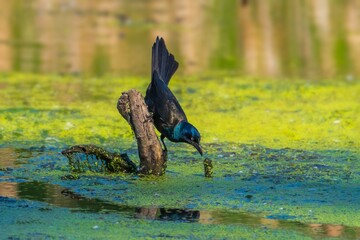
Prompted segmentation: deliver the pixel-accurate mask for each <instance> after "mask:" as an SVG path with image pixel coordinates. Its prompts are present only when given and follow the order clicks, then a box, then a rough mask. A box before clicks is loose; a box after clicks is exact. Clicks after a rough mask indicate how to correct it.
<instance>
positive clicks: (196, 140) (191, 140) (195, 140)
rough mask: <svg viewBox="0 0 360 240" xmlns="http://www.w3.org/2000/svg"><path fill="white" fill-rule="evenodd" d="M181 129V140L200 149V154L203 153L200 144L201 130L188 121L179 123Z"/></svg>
mask: <svg viewBox="0 0 360 240" xmlns="http://www.w3.org/2000/svg"><path fill="white" fill-rule="evenodd" d="M179 130H180V131H179V132H178V135H179V136H177V137H178V139H179V141H180V142H186V143H188V144H191V145H193V146H194V147H195V148H196V150H198V152H199V153H200V155H203V151H202V148H201V145H200V138H201V137H200V133H199V131H198V130H197V129H196V128H195V127H194V126H193V125H191V124H190V123H188V122H186V121H181V122H180V123H179Z"/></svg>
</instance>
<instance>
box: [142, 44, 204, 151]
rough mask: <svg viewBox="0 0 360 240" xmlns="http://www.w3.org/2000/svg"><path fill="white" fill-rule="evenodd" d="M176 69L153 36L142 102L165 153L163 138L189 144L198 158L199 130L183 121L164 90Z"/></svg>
mask: <svg viewBox="0 0 360 240" xmlns="http://www.w3.org/2000/svg"><path fill="white" fill-rule="evenodd" d="M178 66H179V64H178V63H177V62H176V61H175V58H174V56H173V55H172V54H170V53H169V52H168V50H167V49H166V46H165V42H164V39H162V38H160V39H159V38H158V37H157V38H156V42H155V43H154V45H153V47H152V67H151V73H152V78H151V83H150V84H149V87H148V88H147V91H146V96H145V102H146V104H147V105H148V108H149V111H150V112H151V113H152V115H153V120H154V125H155V127H156V128H157V129H158V131H159V132H160V133H161V140H162V142H163V144H164V147H165V150H166V146H165V143H164V138H165V137H166V138H168V139H169V140H170V141H172V142H185V143H188V144H191V145H193V146H194V147H195V148H196V149H197V150H198V152H199V153H200V154H201V155H202V149H201V146H200V133H199V131H198V130H197V129H196V128H195V127H194V126H193V125H191V124H190V123H189V122H188V121H187V118H186V115H185V112H184V110H183V109H182V108H181V106H180V104H179V102H178V101H177V99H176V98H175V96H174V94H173V93H172V92H171V91H170V89H169V88H168V84H169V81H170V79H171V77H172V75H173V74H174V73H175V71H176V70H177V68H178Z"/></svg>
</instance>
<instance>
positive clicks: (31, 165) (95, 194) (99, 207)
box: [0, 147, 360, 239]
mask: <svg viewBox="0 0 360 240" xmlns="http://www.w3.org/2000/svg"><path fill="white" fill-rule="evenodd" d="M60 150H61V149H56V148H53V147H51V148H47V147H42V148H31V149H23V148H19V149H14V148H8V147H7V148H0V152H1V157H0V166H1V171H0V174H1V177H0V196H1V197H0V206H1V208H2V209H4V211H5V212H6V211H7V210H8V209H11V210H12V211H13V214H12V215H11V216H8V215H3V218H2V221H0V223H2V224H4V223H5V222H6V221H8V223H7V225H8V227H9V230H10V231H8V232H7V233H6V235H5V236H8V237H15V236H19V237H21V236H23V237H24V236H27V237H29V236H31V235H29V232H32V231H24V229H27V228H26V226H27V225H28V226H32V227H34V226H36V229H38V230H37V231H38V232H42V233H46V235H44V236H47V237H52V236H57V235H56V234H59V232H58V230H59V229H61V228H62V224H59V225H57V224H55V226H58V230H54V229H52V230H44V226H43V224H42V221H46V218H45V219H44V212H50V213H53V214H56V213H54V212H56V211H59V209H63V208H65V209H69V210H70V211H66V212H65V213H63V215H61V219H58V221H72V219H77V218H78V215H76V214H79V213H82V214H85V215H81V216H82V217H84V218H88V219H95V220H96V221H97V223H92V224H99V223H98V222H99V220H98V219H100V221H104V222H106V220H104V219H103V218H104V216H107V217H109V216H112V217H114V218H116V219H117V221H119V219H122V220H123V221H125V222H126V221H130V220H131V219H139V220H143V221H145V223H144V222H142V223H141V224H138V225H137V226H136V228H133V229H132V233H131V234H135V233H134V232H136V231H141V230H139V229H142V228H144V226H143V225H144V224H145V225H148V224H150V225H151V224H152V223H154V222H153V221H159V222H166V223H173V224H184V223H187V224H196V225H198V224H200V225H209V226H211V225H214V226H228V227H230V228H229V231H230V232H231V231H234V229H237V228H239V227H241V228H242V227H245V228H250V229H253V231H254V235H253V236H262V235H261V234H265V235H266V234H269V232H267V231H270V232H274V231H275V232H277V231H279V233H277V234H280V233H281V234H284V235H283V236H291V235H292V234H295V236H297V237H301V238H303V237H305V238H306V237H314V238H322V237H337V238H341V239H356V238H358V237H359V236H360V227H359V226H357V225H356V224H355V225H353V224H352V223H354V222H351V225H350V226H347V225H346V223H345V222H346V221H347V220H345V222H344V219H341V220H340V218H341V217H340V216H338V217H339V220H340V222H341V224H335V223H323V222H321V221H320V222H316V219H317V218H316V217H314V216H312V217H310V219H312V218H313V219H312V220H310V219H307V220H306V221H304V219H303V217H304V216H296V215H294V212H291V211H290V212H291V213H289V212H288V210H290V209H286V208H287V207H289V208H291V207H290V206H287V207H285V205H284V202H283V200H281V199H278V197H280V196H282V197H285V198H286V196H285V195H286V194H284V192H286V191H290V192H292V191H293V188H295V189H296V191H295V192H298V191H299V190H300V189H303V190H305V191H310V196H311V199H312V203H311V202H310V204H309V202H307V201H308V200H310V199H307V197H306V196H305V198H304V196H302V195H304V194H303V193H301V192H298V194H297V198H299V199H302V200H300V201H299V202H298V203H297V204H295V206H296V205H298V207H300V208H302V207H304V205H308V207H314V208H313V210H312V211H314V214H315V212H316V211H317V209H316V207H320V206H321V205H325V206H326V205H327V204H334V202H333V201H332V200H330V198H331V195H333V194H339V193H340V194H342V195H344V196H341V197H340V196H338V197H339V198H341V199H342V201H343V203H345V202H347V204H349V205H353V204H355V202H352V200H351V198H354V201H357V200H355V198H358V197H359V196H358V193H357V194H355V196H352V195H348V194H349V193H350V192H348V191H352V189H347V188H341V189H340V191H338V190H337V188H338V187H339V183H335V182H333V183H330V184H332V185H333V186H332V187H331V188H333V191H332V192H328V191H329V189H326V187H325V188H324V186H320V185H318V184H315V182H316V181H315V182H314V181H309V180H305V181H302V183H299V182H297V183H296V182H293V181H292V180H287V183H286V184H281V180H280V178H281V177H280V176H278V179H277V181H278V182H279V183H278V184H276V185H273V184H271V183H264V182H262V181H261V180H260V179H261V178H262V177H264V178H265V177H266V178H267V177H269V176H266V175H268V174H271V170H267V171H266V172H265V173H260V175H263V176H262V177H260V178H259V175H258V174H255V175H252V177H251V178H252V179H247V180H245V179H243V180H242V181H245V182H247V183H248V184H249V183H250V184H249V185H252V183H256V184H255V185H256V188H258V190H256V189H255V188H253V187H249V188H248V190H246V187H245V186H243V187H240V186H237V187H236V189H234V190H235V191H236V192H237V194H238V195H243V194H244V195H243V197H242V198H243V199H240V198H238V199H237V200H236V201H237V202H238V204H239V203H241V202H246V203H248V204H249V205H250V206H251V204H254V205H255V206H257V205H258V204H259V202H258V201H259V199H257V198H260V199H262V200H261V201H264V202H263V203H261V204H262V205H263V204H264V203H266V202H267V203H270V202H271V201H270V202H269V199H268V197H269V196H263V195H268V191H267V190H265V191H264V192H262V191H261V190H260V191H259V188H270V189H272V190H271V191H272V194H273V195H274V196H275V197H273V200H274V202H272V203H271V204H272V205H274V206H273V207H272V208H273V211H269V210H264V209H263V208H262V207H259V206H258V209H257V210H255V211H254V210H249V206H248V207H245V206H243V207H237V209H236V208H234V207H231V208H229V207H221V205H220V207H217V208H213V207H214V206H216V205H218V204H219V203H220V202H221V201H222V200H221V197H220V195H221V194H222V191H223V190H221V189H217V188H213V189H212V190H211V191H209V192H208V193H206V191H205V192H204V191H203V190H200V191H198V189H194V190H193V193H191V192H190V195H191V194H196V195H199V196H200V197H204V199H203V200H202V203H199V202H198V203H196V201H194V202H193V203H192V204H191V205H187V208H177V207H179V206H183V205H182V204H181V203H178V204H175V205H173V204H174V203H171V200H170V201H169V202H168V203H167V204H165V206H169V207H165V206H163V207H162V206H161V205H162V204H156V203H152V204H149V203H150V202H151V201H150V202H149V199H146V198H151V196H146V194H148V193H144V192H143V193H142V194H143V196H138V197H141V198H144V199H145V200H141V201H140V202H142V203H140V204H139V205H136V204H135V205H134V201H132V200H131V197H130V198H129V199H127V196H126V195H128V194H129V192H128V191H133V190H135V189H134V188H136V185H137V183H136V182H137V181H139V179H136V178H127V177H125V178H124V176H123V177H120V178H119V176H116V175H113V176H104V175H92V176H91V174H90V175H89V173H83V174H80V175H79V176H77V177H75V178H69V175H67V174H68V172H67V171H64V170H65V169H66V164H67V161H66V159H65V158H61V157H60V158H59V157H56V156H58V152H59V151H60ZM283 151H287V152H288V153H287V154H288V155H289V153H291V154H294V153H295V152H296V151H293V150H283ZM275 153H276V151H275V150H273V151H272V154H275ZM278 154H279V153H278ZM304 155H307V156H308V157H310V156H311V155H310V153H304ZM318 160H321V157H318ZM179 162H180V163H179ZM219 163H220V162H219ZM219 163H218V164H219ZM176 164H180V165H181V166H180V168H182V169H183V168H186V167H190V166H189V164H188V163H186V162H184V161H183V160H181V159H178V160H177V163H176ZM222 164H226V163H225V162H223V163H222ZM317 168H324V169H326V170H329V169H330V170H329V171H335V169H332V167H329V166H317ZM177 171H178V169H172V171H169V173H168V175H170V178H168V179H167V180H170V181H173V180H175V179H171V178H172V177H171V176H172V175H174V173H176V172H177ZM217 171H218V173H217V177H216V178H214V179H213V180H210V181H209V180H206V179H204V178H202V179H200V178H199V177H195V178H194V176H190V177H191V178H192V181H193V183H195V184H196V185H197V187H200V188H204V187H205V188H206V187H209V184H211V182H213V183H214V182H219V181H220V182H221V185H223V186H224V185H225V186H226V185H228V186H227V187H225V188H226V191H230V190H231V189H232V188H233V187H234V186H233V185H232V184H229V182H228V181H227V180H226V178H229V176H228V177H225V178H224V177H221V176H219V174H224V173H226V171H225V172H224V169H221V167H220V168H218V169H217ZM290 171H295V169H293V170H290ZM59 172H60V173H61V174H63V176H61V175H58V174H59ZM49 173H50V175H49ZM178 174H180V172H177V173H176V174H175V175H177V177H176V178H179V175H178ZM226 175H228V174H225V176H226ZM319 175H322V173H320V174H319ZM326 175H328V174H326ZM188 177H189V176H188ZM239 177H240V176H236V175H234V176H231V178H232V180H231V181H235V182H236V178H239ZM240 178H243V177H240ZM319 178H323V176H319ZM34 179H35V180H34ZM180 179H181V177H180ZM224 180H225V181H224ZM259 180H260V181H259ZM176 181H178V180H176ZM49 182H57V183H58V184H60V185H58V184H52V183H49ZM306 182H308V183H306ZM319 183H320V182H319ZM145 184H147V185H148V184H151V185H154V184H155V185H158V186H157V187H156V188H155V189H157V190H155V191H156V192H157V193H156V194H157V195H158V198H159V202H161V200H160V199H161V198H162V196H160V195H162V194H165V192H164V193H162V190H161V188H162V187H161V185H162V184H164V182H162V180H155V179H152V180H150V181H148V180H145ZM307 184H310V185H311V186H313V188H311V189H310V188H308V186H306V185H307ZM255 185H254V186H255ZM108 187H110V188H108ZM239 187H240V188H239ZM172 188H175V189H177V188H179V189H177V190H176V191H178V190H179V191H181V189H182V188H181V184H180V185H179V184H176V182H173V183H172ZM210 188H211V187H210ZM222 188H223V187H222ZM135 191H136V190H135ZM257 191H258V192H257ZM311 192H312V193H311ZM315 192H322V193H321V194H320V195H323V194H328V195H330V196H322V200H321V201H318V200H316V198H318V196H316V195H317V194H316V193H315ZM152 194H153V193H152ZM206 194H210V196H206ZM305 195H306V194H305ZM179 196H181V193H180V195H179ZM109 197H110V199H112V200H109ZM227 197H228V198H229V199H228V200H234V199H232V198H234V195H233V194H230V195H229V196H227ZM349 197H350V198H349ZM183 198H185V199H186V198H189V193H185V192H184V194H183ZM11 199H17V200H18V201H13V200H11ZM102 199H103V200H102ZM190 199H191V198H190ZM190 199H189V200H190ZM276 199H277V200H276ZM23 200H25V201H26V202H25V203H24V202H22V201H23ZM213 201H215V203H216V204H215V205H214V202H213ZM36 202H37V203H36ZM126 202H127V204H126ZM135 202H136V201H135ZM252 202H254V203H252ZM336 202H337V201H335V205H333V206H332V207H331V208H334V209H336V208H337V207H340V208H342V206H341V205H337V204H338V203H336ZM340 202H341V201H340ZM153 204H154V205H153ZM207 204H212V205H213V206H208V209H206V208H204V206H206V205H207ZM30 206H31V207H30ZM170 206H172V207H170ZM176 206H177V207H176ZM280 206H281V208H282V209H283V210H282V211H278V209H277V210H275V209H276V208H278V207H280ZM349 207H351V206H349ZM29 208H30V209H29ZM284 208H285V209H284ZM250 209H251V208H250ZM261 209H263V210H261ZM246 210H248V211H246ZM274 210H275V211H274ZM24 211H25V212H27V211H35V215H34V216H32V215H30V217H25V218H24V216H27V214H26V213H24ZM295 211H296V210H295ZM300 212H301V211H300ZM325 212H326V211H325ZM86 214H87V215H86ZM328 214H329V213H328ZM343 214H344V213H343ZM355 214H356V213H355ZM310 215H312V214H310ZM315 215H316V214H315ZM330 215H331V214H330ZM50 216H51V215H50ZM346 216H347V214H345V215H343V216H342V217H345V218H346ZM355 216H356V215H355ZM348 217H349V218H351V216H348ZM28 218H30V220H29V219H28ZM14 219H15V220H14ZM34 219H35V220H34ZM40 219H42V220H40ZM101 219H102V220H101ZM38 221H39V222H38ZM146 222H147V223H146ZM340 222H339V223H340ZM355 222H356V221H355ZM348 223H350V222H348ZM24 224H25V225H24ZM14 226H15V227H16V226H18V227H20V226H22V228H23V231H19V232H17V231H18V230H15V232H14V231H12V229H14ZM88 227H89V226H86V227H85V229H84V226H79V228H78V231H79V232H82V234H83V235H80V236H86V234H87V233H86V232H87V231H90V230H94V229H96V230H97V229H98V227H99V226H98V225H93V226H92V227H91V228H92V229H88ZM165 227H168V226H166V225H165ZM108 228H112V227H111V226H108ZM116 228H120V229H121V228H122V226H119V225H117V226H116ZM15 229H16V228H15ZM254 229H258V230H266V231H265V232H264V233H259V232H256V230H254ZM107 230H108V229H107ZM162 231H164V230H162ZM24 232H25V233H26V234H25V235H22V234H24ZM170 232H171V229H170ZM53 234H55V235H53ZM189 234H190V235H189ZM281 234H280V236H281ZM65 236H66V235H65ZM107 236H109V237H111V236H112V235H111V234H110V235H107ZM129 236H133V237H134V236H135V235H129ZM173 236H175V237H181V236H182V237H184V236H191V233H190V232H188V230H187V229H184V230H183V231H182V232H181V234H179V235H176V234H175V235H173ZM206 236H208V235H206V234H205V235H204V236H203V237H205V238H206ZM215 236H218V237H219V236H222V237H230V236H231V234H230V233H226V232H225V233H218V234H217V235H215ZM237 236H242V235H237ZM269 236H271V235H269Z"/></svg>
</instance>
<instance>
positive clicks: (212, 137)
mask: <svg viewBox="0 0 360 240" xmlns="http://www.w3.org/2000/svg"><path fill="white" fill-rule="evenodd" d="M148 81H149V80H148V79H143V78H135V77H129V78H111V77H108V78H104V79H101V80H100V79H96V78H88V79H82V78H75V77H70V76H65V77H60V76H51V75H49V76H40V75H29V74H9V75H2V76H0V84H1V88H0V111H1V116H0V138H1V140H2V141H3V142H13V141H46V140H48V141H51V140H55V141H61V142H63V143H65V144H69V145H70V144H75V143H82V144H91V143H93V144H99V143H100V144H106V145H110V146H116V145H122V146H126V147H131V143H132V142H131V141H129V139H130V137H131V136H132V133H131V130H130V128H129V127H128V126H127V124H126V122H125V121H123V119H122V118H121V117H120V115H119V114H118V112H117V111H116V107H115V104H116V101H117V99H118V97H119V96H120V94H121V93H122V92H123V91H126V90H128V89H131V88H136V89H138V90H140V91H142V92H144V91H145V89H146V85H147V83H148ZM171 88H172V89H173V91H174V92H175V94H176V96H177V97H178V99H179V101H180V102H181V104H182V105H183V108H184V109H185V111H186V112H187V115H188V118H189V120H190V121H191V122H192V123H194V125H196V126H197V127H198V128H199V129H200V131H201V133H202V142H203V143H216V142H234V143H254V144H261V145H264V146H268V147H275V148H281V147H291V148H301V149H358V148H359V146H360V144H359V139H360V137H359V133H358V131H356V129H359V127H360V120H359V118H358V116H359V112H360V109H359V108H360V107H359V104H358V100H359V98H358V96H359V95H360V84H359V82H345V81H338V82H335V81H322V82H315V83H314V82H305V81H292V82H291V81H281V82H280V81H269V80H268V81H265V80H258V79H242V78H236V77H234V78H222V79H200V80H197V81H195V80H192V79H190V80H187V79H174V80H173V82H172V84H171ZM196 116H201V118H200V117H196Z"/></svg>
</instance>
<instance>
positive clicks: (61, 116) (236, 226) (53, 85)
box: [0, 74, 360, 239]
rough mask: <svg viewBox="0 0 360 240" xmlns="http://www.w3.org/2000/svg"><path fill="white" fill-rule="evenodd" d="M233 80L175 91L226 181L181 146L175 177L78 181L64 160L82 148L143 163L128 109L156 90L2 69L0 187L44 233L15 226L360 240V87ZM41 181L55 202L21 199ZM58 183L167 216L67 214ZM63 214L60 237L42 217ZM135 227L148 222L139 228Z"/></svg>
mask: <svg viewBox="0 0 360 240" xmlns="http://www.w3.org/2000/svg"><path fill="white" fill-rule="evenodd" d="M219 78H221V79H218V78H216V79H215V78H205V77H198V78H196V79H195V78H194V79H182V78H175V79H173V80H174V81H173V83H171V84H172V89H173V90H174V92H175V94H176V96H177V97H178V100H179V101H180V102H181V104H182V106H183V108H184V109H185V110H186V112H187V115H188V118H189V120H191V121H192V122H194V124H196V126H197V127H198V128H199V130H200V131H201V132H202V135H203V136H202V142H203V145H204V146H203V147H204V149H205V153H206V154H205V157H207V158H209V159H211V160H212V164H213V166H214V168H213V174H212V176H213V177H212V178H205V177H204V166H203V161H202V160H203V159H201V157H200V156H198V154H197V153H196V150H194V149H193V148H191V147H190V146H187V145H186V144H177V145H175V144H173V143H171V142H167V143H168V144H167V146H168V149H169V156H168V158H169V160H168V164H167V165H168V168H167V172H166V176H164V177H161V178H138V177H136V176H131V175H130V176H129V175H126V174H103V173H93V172H90V171H86V172H83V173H76V174H74V173H72V172H71V169H70V167H69V165H68V161H67V159H66V158H65V157H64V156H62V155H61V154H60V152H61V150H63V149H64V148H65V147H66V146H69V145H74V144H96V145H99V146H102V147H104V148H106V149H108V150H111V151H114V152H126V153H127V154H128V155H129V157H130V158H131V159H132V160H135V161H137V150H136V145H135V141H134V139H133V136H132V133H131V130H130V128H129V126H128V125H127V123H126V122H125V121H124V120H123V119H122V117H121V116H120V115H119V113H118V112H117V109H116V102H117V99H118V97H119V96H120V94H121V92H123V91H125V90H128V89H131V88H136V89H138V90H140V91H143V92H144V91H145V89H146V84H147V82H148V79H142V78H135V77H128V78H113V77H107V78H103V79H101V80H100V79H96V78H84V79H83V78H78V77H72V76H55V75H54V76H51V75H48V76H44V75H32V74H3V75H1V76H0V141H1V148H0V183H3V184H8V185H9V186H13V187H14V188H15V189H16V190H14V191H13V192H14V194H15V195H14V196H15V197H17V198H22V199H25V200H21V201H20V200H16V201H15V200H14V201H13V202H12V200H9V199H8V198H0V207H1V210H2V212H3V213H5V215H6V216H7V215H9V218H11V219H13V220H14V221H13V223H14V224H12V225H11V226H10V227H9V232H8V236H13V237H17V236H18V237H25V236H29V235H27V234H29V232H31V231H30V230H29V229H30V228H22V230H21V231H20V232H16V231H15V230H16V227H17V226H18V225H17V224H26V226H29V227H31V226H36V229H41V230H39V234H45V235H41V236H58V235H56V234H57V233H59V231H62V229H65V228H66V229H68V230H67V232H66V233H64V236H68V235H66V234H69V236H76V235H71V234H75V233H76V230H78V229H81V231H82V233H78V234H84V231H85V232H86V231H94V234H95V235H94V237H95V236H98V235H96V234H101V233H104V231H106V232H107V233H108V234H109V238H111V237H114V236H116V235H117V234H119V231H120V230H121V231H122V233H123V234H124V236H127V235H126V234H129V236H130V235H131V236H138V237H149V238H151V237H155V236H157V237H159V236H160V237H166V236H172V237H179V238H181V237H189V236H190V237H193V238H200V239H201V238H235V237H238V236H241V237H244V238H246V237H251V236H258V237H261V236H266V237H267V238H273V239H275V238H281V237H282V236H286V237H285V238H287V237H291V238H295V239H296V238H300V239H303V237H307V236H308V237H312V236H330V233H324V231H325V230H324V229H325V228H326V229H327V228H329V229H330V228H331V226H333V227H334V228H335V226H336V227H337V228H340V229H341V231H340V234H341V235H340V236H343V237H344V238H350V239H351V238H358V237H359V227H360V222H359V220H358V218H357V216H359V215H360V212H359V209H360V208H359V204H358V199H359V198H360V195H359V194H360V189H359V183H360V164H359V162H360V161H359V160H360V152H359V146H360V145H359V141H360V140H359V139H360V136H359V135H360V132H359V131H356V129H359V127H360V119H359V117H358V116H359V111H360V106H359V104H358V96H360V84H359V82H355V81H354V82H348V81H336V82H335V81H330V80H329V81H325V80H324V81H319V82H306V81H300V80H297V81H290V80H288V81H287V80H284V81H275V80H272V81H270V80H260V79H242V78H238V77H231V78H230V77H221V76H219ZM197 116H201V118H200V117H197ZM34 181H36V182H39V183H41V184H43V185H44V186H40V185H41V184H40V185H37V188H38V189H43V190H44V191H43V192H44V194H45V193H47V194H45V195H46V196H45V195H44V196H43V195H41V196H43V197H42V198H41V199H35V198H30V197H29V194H30V193H29V192H27V194H23V195H22V194H21V191H22V189H29V186H30V185H31V184H33V182H34ZM24 183H28V185H26V184H24ZM54 184H56V185H54ZM56 186H61V187H64V188H67V189H70V190H71V191H73V192H74V193H75V194H77V195H78V196H79V197H82V198H86V199H89V202H96V201H95V200H94V199H100V200H101V201H103V202H106V204H104V206H108V207H109V208H110V210H111V209H112V207H111V206H112V205H116V206H118V207H119V206H120V207H119V208H121V209H124V208H126V209H132V210H131V211H133V212H134V209H138V208H144V209H148V208H155V209H157V210H156V214H157V215H156V218H155V220H148V219H146V217H145V219H136V218H134V215H131V214H130V215H129V212H123V211H120V210H114V209H113V211H114V212H111V211H110V212H107V214H104V213H101V212H100V213H93V212H92V213H82V212H80V213H74V212H71V211H70V210H68V209H63V208H56V207H54V206H60V207H65V208H68V207H69V205H66V204H68V203H69V202H68V201H70V200H64V201H62V200H60V199H59V198H53V199H52V198H51V196H54V192H56V191H58V187H56ZM13 192H11V191H9V195H11V193H13ZM62 195H63V194H62ZM56 200H58V201H56ZM29 201H31V202H33V201H44V202H46V203H48V204H50V205H46V204H41V203H36V204H35V205H36V207H34V208H29V209H27V210H28V211H27V212H28V213H29V216H31V217H30V218H29V219H30V220H29V221H30V222H26V223H24V222H22V223H21V219H20V216H23V214H24V212H23V208H14V207H13V206H19V205H22V204H25V205H26V204H29ZM107 204H110V205H111V206H110V205H107ZM35 205H34V206H35ZM48 208H49V209H51V210H49V211H47V210H40V211H39V209H48ZM88 208H89V209H91V208H94V209H95V208H98V206H89V207H88ZM14 209H15V210H14ZM75 209H78V208H77V207H75ZM161 209H162V210H161ZM171 209H173V210H174V209H175V210H174V211H175V212H176V209H178V210H177V211H178V212H182V211H184V213H185V214H195V215H196V214H197V213H199V216H200V217H196V218H195V220H193V219H190V220H191V221H188V220H186V219H188V216H189V215H186V216H187V217H185V222H184V220H181V218H180V220H179V219H177V218H176V216H177V215H175V216H172V215H166V214H165V213H164V211H165V212H166V211H168V212H171V211H172V210H171ZM10 211H16V214H13V215H11V214H10ZM149 211H150V210H149ZM133 212H131V213H133ZM51 213H52V214H58V215H57V216H59V217H58V218H57V222H56V223H54V224H55V226H56V228H54V229H53V228H51V229H50V228H45V227H44V224H43V220H41V219H46V218H49V216H50V215H52V214H51ZM84 214H87V215H86V216H85V215H84ZM244 214H245V215H244ZM135 215H136V214H135ZM52 216H54V215H52ZM89 216H91V217H89ZM160 216H162V217H160ZM191 216H193V215H191ZM196 216H197V215H196ZM172 217H174V219H172ZM99 218H101V219H102V220H103V221H99ZM163 218H167V219H168V221H166V222H163V220H164V219H163ZM169 218H170V220H169ZM31 219H32V220H31ZM84 219H86V220H84ZM8 220H9V219H8ZM4 221H5V220H0V224H1V225H3V224H5V223H4ZM79 222H80V223H81V224H80V223H79ZM116 222H118V223H116ZM189 222H191V224H189ZM70 223H71V224H70ZM75 223H78V225H76V224H75ZM133 224H138V225H137V226H138V228H137V229H136V231H137V233H134V231H135V230H134V229H133V228H131V226H132V225H133ZM207 224H212V225H211V226H209V225H207ZM41 226H42V227H41ZM73 226H76V229H75V228H74V227H73ZM94 226H97V228H96V229H94V228H93V227H94ZM319 226H323V227H320V228H321V229H320V230H316V229H318V228H319ZM38 227H40V228H38ZM105 229H106V230H105ZM169 229H170V230H169ZM81 231H80V232H81ZM314 231H315V233H314ZM317 231H320V232H321V233H318V232H317ZM325 232H326V231H325ZM134 234H135V235H134ZM136 234H138V235H136ZM264 234H266V235H264ZM268 234H269V235H268ZM99 236H100V235H99ZM114 238H115V237H114Z"/></svg>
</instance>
